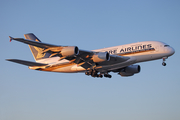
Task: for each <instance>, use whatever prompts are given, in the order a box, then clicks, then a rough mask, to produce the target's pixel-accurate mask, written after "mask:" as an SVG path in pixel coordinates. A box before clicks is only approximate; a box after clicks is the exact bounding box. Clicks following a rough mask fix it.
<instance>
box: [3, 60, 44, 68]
mask: <svg viewBox="0 0 180 120" xmlns="http://www.w3.org/2000/svg"><path fill="white" fill-rule="evenodd" d="M6 60H7V61H11V62H15V63H19V64H22V65H27V66H45V65H48V64H43V63H37V62H30V61H25V60H18V59H6Z"/></svg>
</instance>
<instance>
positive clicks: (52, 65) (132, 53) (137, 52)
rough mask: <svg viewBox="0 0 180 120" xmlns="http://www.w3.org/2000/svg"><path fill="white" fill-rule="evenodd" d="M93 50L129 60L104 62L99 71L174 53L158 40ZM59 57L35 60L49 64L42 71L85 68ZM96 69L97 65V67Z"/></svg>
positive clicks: (79, 70) (78, 70)
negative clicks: (126, 57)
mask: <svg viewBox="0 0 180 120" xmlns="http://www.w3.org/2000/svg"><path fill="white" fill-rule="evenodd" d="M92 51H94V52H108V53H110V54H111V55H118V56H128V57H130V59H129V60H127V61H125V62H118V61H117V62H114V64H110V65H108V64H106V65H102V66H101V67H99V69H100V70H101V71H103V70H115V69H119V68H123V67H126V66H129V65H132V64H135V63H139V62H145V61H150V60H156V59H162V58H163V57H169V56H171V55H173V54H174V49H173V48H172V47H170V46H169V45H167V44H165V43H163V42H158V41H145V42H137V43H132V44H126V45H120V46H114V47H108V48H103V49H98V50H92ZM59 59H60V58H59V57H52V58H46V59H41V60H39V61H37V62H40V63H48V64H49V66H48V67H46V68H42V71H51V72H67V73H69V72H83V71H85V69H84V68H83V67H81V66H78V65H77V64H75V63H72V62H70V61H68V60H65V59H63V60H60V61H59ZM29 68H30V69H37V67H29ZM97 69H98V67H97Z"/></svg>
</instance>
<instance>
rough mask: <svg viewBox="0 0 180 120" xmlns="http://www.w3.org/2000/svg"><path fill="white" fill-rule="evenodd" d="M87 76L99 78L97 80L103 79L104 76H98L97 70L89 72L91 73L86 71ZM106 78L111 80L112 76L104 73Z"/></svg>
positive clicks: (100, 74)
mask: <svg viewBox="0 0 180 120" xmlns="http://www.w3.org/2000/svg"><path fill="white" fill-rule="evenodd" d="M85 74H86V75H88V76H89V75H91V76H92V77H97V78H102V77H103V74H102V73H99V74H98V71H96V70H89V71H86V72H85ZM104 77H107V78H111V77H112V76H111V75H110V74H108V73H104Z"/></svg>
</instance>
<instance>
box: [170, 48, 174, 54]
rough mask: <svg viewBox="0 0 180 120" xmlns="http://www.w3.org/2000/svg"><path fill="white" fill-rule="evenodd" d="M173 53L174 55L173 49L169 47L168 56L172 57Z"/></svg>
mask: <svg viewBox="0 0 180 120" xmlns="http://www.w3.org/2000/svg"><path fill="white" fill-rule="evenodd" d="M174 53H175V50H174V48H172V47H170V49H169V54H170V55H173V54H174Z"/></svg>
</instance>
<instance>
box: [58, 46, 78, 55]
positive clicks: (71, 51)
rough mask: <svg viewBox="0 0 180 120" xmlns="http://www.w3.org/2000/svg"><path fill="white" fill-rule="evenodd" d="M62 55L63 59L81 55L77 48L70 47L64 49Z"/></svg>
mask: <svg viewBox="0 0 180 120" xmlns="http://www.w3.org/2000/svg"><path fill="white" fill-rule="evenodd" d="M60 54H61V55H62V56H63V57H68V56H73V55H78V54H79V49H78V47H77V46H68V47H64V48H63V49H62V50H61V52H60Z"/></svg>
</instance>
